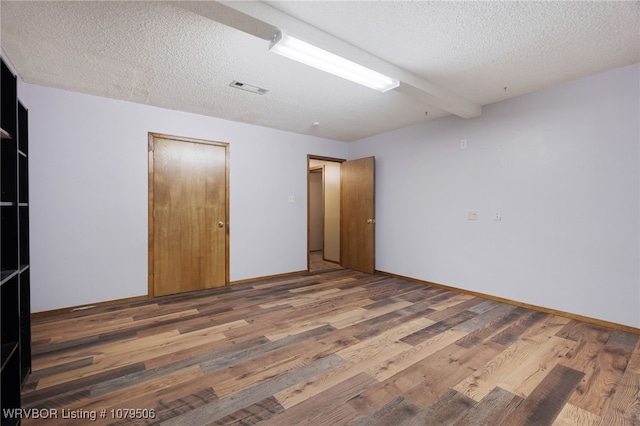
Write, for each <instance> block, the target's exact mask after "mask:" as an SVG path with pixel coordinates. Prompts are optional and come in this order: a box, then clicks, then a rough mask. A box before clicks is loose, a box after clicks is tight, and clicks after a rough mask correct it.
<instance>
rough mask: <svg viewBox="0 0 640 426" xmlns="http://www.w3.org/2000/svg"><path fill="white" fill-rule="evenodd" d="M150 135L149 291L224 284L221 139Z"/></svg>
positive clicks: (224, 176) (224, 156)
mask: <svg viewBox="0 0 640 426" xmlns="http://www.w3.org/2000/svg"><path fill="white" fill-rule="evenodd" d="M150 139H151V144H150V145H151V151H152V157H151V158H152V161H151V160H150V173H151V174H152V177H153V182H152V185H153V186H152V190H151V192H150V195H151V196H150V201H151V202H150V204H151V205H152V212H151V214H152V217H150V223H151V224H152V236H153V245H152V247H153V249H152V253H150V263H152V264H150V265H149V267H150V270H151V269H152V273H150V293H152V294H151V295H154V296H161V295H166V294H173V293H181V292H186V291H192V290H200V289H205V288H212V287H220V286H224V285H225V284H226V283H227V269H228V266H227V265H228V262H227V257H228V254H227V253H228V250H227V244H228V243H227V240H228V239H227V199H228V197H227V187H228V186H227V176H228V174H227V146H226V144H215V143H207V142H205V141H199V140H194V139H181V138H173V137H170V136H163V135H151V137H150ZM150 233H151V230H150ZM150 246H151V245H150ZM150 248H151V247H150ZM151 282H152V283H151Z"/></svg>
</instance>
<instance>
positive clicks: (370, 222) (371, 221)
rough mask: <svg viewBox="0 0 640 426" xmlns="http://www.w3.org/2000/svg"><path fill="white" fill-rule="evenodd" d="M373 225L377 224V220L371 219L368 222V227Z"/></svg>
mask: <svg viewBox="0 0 640 426" xmlns="http://www.w3.org/2000/svg"><path fill="white" fill-rule="evenodd" d="M372 223H376V220H375V219H369V220H367V224H368V225H371V224H372Z"/></svg>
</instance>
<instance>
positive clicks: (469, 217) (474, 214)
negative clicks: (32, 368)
mask: <svg viewBox="0 0 640 426" xmlns="http://www.w3.org/2000/svg"><path fill="white" fill-rule="evenodd" d="M467 220H478V211H477V210H469V212H468V213H467Z"/></svg>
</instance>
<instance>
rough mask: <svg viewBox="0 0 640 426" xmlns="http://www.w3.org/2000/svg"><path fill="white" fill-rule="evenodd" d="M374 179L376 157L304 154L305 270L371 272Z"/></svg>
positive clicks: (373, 252)
mask: <svg viewBox="0 0 640 426" xmlns="http://www.w3.org/2000/svg"><path fill="white" fill-rule="evenodd" d="M374 181H375V158H374V157H367V158H360V159H356V160H350V161H346V160H343V159H338V158H328V157H320V156H313V155H308V156H307V195H308V196H307V203H308V204H307V212H308V217H307V224H308V227H307V268H308V270H309V271H312V272H316V271H319V270H327V269H335V268H338V267H345V268H349V269H354V270H357V271H362V272H366V273H373V272H375V262H374V257H375V238H374V235H375V203H374V193H375V187H374ZM320 205H321V207H319V206H320ZM320 211H321V215H320V213H319V212H320ZM320 216H321V219H320V218H319V217H320Z"/></svg>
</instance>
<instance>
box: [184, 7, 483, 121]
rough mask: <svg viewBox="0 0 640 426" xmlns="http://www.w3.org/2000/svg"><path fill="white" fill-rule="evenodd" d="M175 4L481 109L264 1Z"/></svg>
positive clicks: (416, 92)
mask: <svg viewBox="0 0 640 426" xmlns="http://www.w3.org/2000/svg"><path fill="white" fill-rule="evenodd" d="M174 4H175V5H177V6H179V7H181V8H183V9H186V10H189V11H191V12H194V13H197V14H198V15H201V16H204V17H206V18H209V19H212V20H214V21H216V22H219V23H221V24H224V25H227V26H230V27H233V28H235V29H238V30H240V31H243V32H245V33H248V34H252V35H254V36H256V37H259V38H261V39H264V40H271V39H272V38H273V36H274V35H275V34H276V32H277V31H278V30H280V29H281V30H283V31H286V32H287V33H289V34H292V35H294V36H296V37H298V38H301V39H303V40H305V41H307V42H309V43H311V44H313V45H315V46H318V47H320V48H322V49H325V50H327V51H329V52H332V53H334V54H336V55H339V56H342V57H344V58H346V59H349V60H351V61H353V62H356V63H359V64H361V65H363V66H365V67H367V68H371V69H372V70H375V71H378V72H380V73H382V74H385V75H388V76H390V77H393V78H397V79H398V80H400V82H401V84H400V86H399V87H398V88H396V89H394V90H396V91H399V92H401V93H404V94H406V95H408V96H411V97H413V98H415V99H418V100H419V101H420V102H422V103H425V104H428V105H431V106H433V107H436V108H438V109H441V110H443V111H446V112H449V113H451V114H454V115H457V116H459V117H463V118H473V117H477V116H479V115H480V114H481V112H482V108H481V106H480V105H478V104H476V103H474V102H471V101H470V100H468V99H465V98H464V97H462V96H460V95H458V94H456V93H454V92H452V91H451V90H449V89H446V88H444V87H441V86H438V85H437V84H435V83H432V82H430V81H428V80H426V79H424V78H422V77H420V76H417V75H415V74H413V73H410V72H408V71H406V70H404V69H402V68H400V67H397V66H395V65H393V64H391V63H389V62H387V61H384V60H382V59H380V58H378V57H376V56H374V55H372V54H370V53H368V52H365V51H363V50H362V49H359V48H357V47H355V46H353V45H352V44H349V43H347V42H345V41H343V40H341V39H339V38H337V37H335V36H333V35H331V34H329V33H326V32H324V31H322V30H320V29H318V28H316V27H314V26H312V25H309V24H307V23H305V22H302V21H300V20H299V19H296V18H294V17H292V16H290V15H287V14H286V13H284V12H281V11H280V10H278V9H275V8H273V7H271V6H269V5H267V4H265V3H262V2H259V1H222V2H213V1H207V2H203V1H195V2H194V1H176V2H174ZM265 48H266V47H265Z"/></svg>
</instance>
